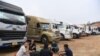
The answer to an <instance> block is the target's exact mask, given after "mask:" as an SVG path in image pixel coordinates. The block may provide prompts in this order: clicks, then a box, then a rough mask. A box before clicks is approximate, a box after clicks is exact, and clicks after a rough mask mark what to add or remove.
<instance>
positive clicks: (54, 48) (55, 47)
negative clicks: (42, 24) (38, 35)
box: [51, 41, 59, 53]
mask: <svg viewBox="0 0 100 56" xmlns="http://www.w3.org/2000/svg"><path fill="white" fill-rule="evenodd" d="M51 50H52V51H53V52H54V53H57V52H58V51H59V47H58V44H57V43H56V41H53V42H52V44H51Z"/></svg>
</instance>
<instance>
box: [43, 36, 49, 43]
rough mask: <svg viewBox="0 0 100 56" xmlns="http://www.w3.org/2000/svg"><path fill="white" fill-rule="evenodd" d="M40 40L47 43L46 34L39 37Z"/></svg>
mask: <svg viewBox="0 0 100 56" xmlns="http://www.w3.org/2000/svg"><path fill="white" fill-rule="evenodd" d="M41 42H42V43H45V42H47V43H48V42H49V41H48V38H47V36H42V38H41Z"/></svg>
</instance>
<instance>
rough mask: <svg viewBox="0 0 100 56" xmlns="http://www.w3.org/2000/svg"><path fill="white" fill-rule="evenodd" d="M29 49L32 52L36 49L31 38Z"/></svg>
mask: <svg viewBox="0 0 100 56" xmlns="http://www.w3.org/2000/svg"><path fill="white" fill-rule="evenodd" d="M29 50H31V51H33V52H34V51H36V44H35V41H34V40H33V39H32V40H31V42H30V45H29Z"/></svg>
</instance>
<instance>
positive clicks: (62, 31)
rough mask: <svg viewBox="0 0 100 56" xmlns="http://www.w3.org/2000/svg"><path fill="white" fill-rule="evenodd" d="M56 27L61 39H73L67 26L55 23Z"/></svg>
mask: <svg viewBox="0 0 100 56" xmlns="http://www.w3.org/2000/svg"><path fill="white" fill-rule="evenodd" d="M54 25H55V28H56V30H58V31H59V32H60V35H61V39H63V40H64V39H72V33H71V31H68V30H67V29H66V25H65V24H63V23H61V22H57V21H55V23H54Z"/></svg>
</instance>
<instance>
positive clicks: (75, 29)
mask: <svg viewBox="0 0 100 56" xmlns="http://www.w3.org/2000/svg"><path fill="white" fill-rule="evenodd" d="M66 29H67V30H68V31H71V32H72V36H73V38H80V33H81V31H80V29H79V27H78V26H76V25H66Z"/></svg>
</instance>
